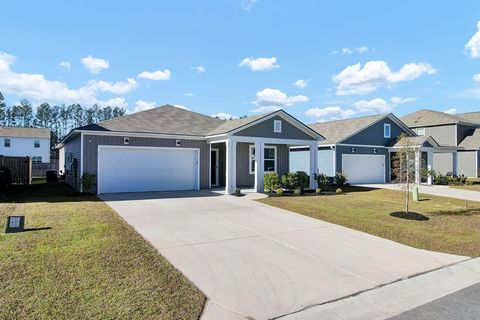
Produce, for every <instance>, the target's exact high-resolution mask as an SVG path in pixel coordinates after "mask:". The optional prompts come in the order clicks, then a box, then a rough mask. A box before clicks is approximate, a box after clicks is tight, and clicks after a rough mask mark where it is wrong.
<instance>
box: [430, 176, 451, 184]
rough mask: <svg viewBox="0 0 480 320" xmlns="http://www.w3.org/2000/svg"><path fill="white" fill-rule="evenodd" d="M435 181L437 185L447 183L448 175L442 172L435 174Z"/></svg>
mask: <svg viewBox="0 0 480 320" xmlns="http://www.w3.org/2000/svg"><path fill="white" fill-rule="evenodd" d="M433 183H434V184H437V185H447V184H448V177H447V176H444V175H443V174H441V173H438V174H435V176H433Z"/></svg>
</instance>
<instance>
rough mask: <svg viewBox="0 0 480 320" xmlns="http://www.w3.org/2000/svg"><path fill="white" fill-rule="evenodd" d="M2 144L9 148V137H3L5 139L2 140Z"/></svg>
mask: <svg viewBox="0 0 480 320" xmlns="http://www.w3.org/2000/svg"><path fill="white" fill-rule="evenodd" d="M3 146H4V147H5V148H10V139H5V140H4V141H3Z"/></svg>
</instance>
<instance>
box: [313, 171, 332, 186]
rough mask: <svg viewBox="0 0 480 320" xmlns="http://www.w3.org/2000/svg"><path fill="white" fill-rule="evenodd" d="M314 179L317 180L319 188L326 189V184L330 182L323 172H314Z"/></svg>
mask: <svg viewBox="0 0 480 320" xmlns="http://www.w3.org/2000/svg"><path fill="white" fill-rule="evenodd" d="M315 180H316V181H317V186H318V188H320V189H326V186H327V185H328V184H329V183H330V179H329V178H328V176H327V175H326V174H324V173H320V174H315Z"/></svg>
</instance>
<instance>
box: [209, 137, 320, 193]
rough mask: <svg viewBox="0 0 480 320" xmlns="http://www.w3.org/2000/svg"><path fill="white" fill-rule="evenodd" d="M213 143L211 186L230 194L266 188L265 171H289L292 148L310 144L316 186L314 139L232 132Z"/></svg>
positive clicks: (211, 147)
mask: <svg viewBox="0 0 480 320" xmlns="http://www.w3.org/2000/svg"><path fill="white" fill-rule="evenodd" d="M209 143H210V150H211V152H210V164H211V165H210V177H211V178H210V186H211V188H215V189H217V190H218V189H220V188H224V190H225V193H227V194H231V193H234V192H235V189H236V188H241V189H251V190H252V191H255V192H264V185H263V181H264V175H265V174H266V173H268V172H275V173H277V174H278V175H279V176H282V175H283V174H285V173H287V172H289V148H290V147H291V146H308V147H309V148H310V170H309V172H307V174H309V176H310V188H312V189H315V187H316V182H315V179H314V175H315V173H317V152H316V148H317V142H316V141H315V140H295V139H275V138H258V137H243V136H230V137H229V138H228V139H224V140H211V141H209Z"/></svg>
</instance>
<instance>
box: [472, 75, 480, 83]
mask: <svg viewBox="0 0 480 320" xmlns="http://www.w3.org/2000/svg"><path fill="white" fill-rule="evenodd" d="M473 81H475V82H480V73H477V74H474V75H473Z"/></svg>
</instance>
